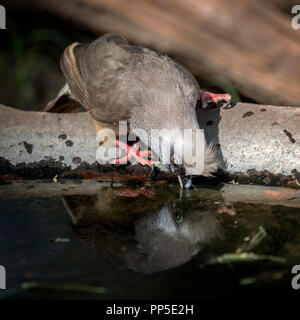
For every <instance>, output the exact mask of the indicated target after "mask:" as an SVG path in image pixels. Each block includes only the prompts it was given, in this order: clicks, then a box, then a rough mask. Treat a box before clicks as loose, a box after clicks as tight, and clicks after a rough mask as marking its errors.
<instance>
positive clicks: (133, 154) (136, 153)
mask: <svg viewBox="0 0 300 320" xmlns="http://www.w3.org/2000/svg"><path fill="white" fill-rule="evenodd" d="M116 146H117V147H119V148H121V149H123V150H125V151H126V156H125V157H123V158H119V159H114V160H112V164H121V163H127V162H128V161H129V160H130V159H132V158H134V159H136V160H137V162H138V163H140V164H142V165H143V166H152V165H153V162H152V161H151V160H148V159H144V158H142V157H148V156H150V155H151V151H150V150H145V151H140V150H139V149H138V147H137V144H136V143H135V144H134V145H133V146H132V147H131V146H129V145H128V144H126V143H124V142H122V141H120V140H116Z"/></svg>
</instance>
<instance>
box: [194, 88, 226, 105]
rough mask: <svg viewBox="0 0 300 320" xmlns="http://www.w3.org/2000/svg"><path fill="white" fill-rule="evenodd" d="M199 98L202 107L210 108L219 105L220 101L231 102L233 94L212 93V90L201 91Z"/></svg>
mask: <svg viewBox="0 0 300 320" xmlns="http://www.w3.org/2000/svg"><path fill="white" fill-rule="evenodd" d="M199 100H201V107H202V109H209V108H212V107H215V106H217V105H218V104H219V103H222V102H224V103H226V104H228V103H230V101H231V95H230V94H229V93H221V94H219V93H211V92H207V91H205V92H200V95H199Z"/></svg>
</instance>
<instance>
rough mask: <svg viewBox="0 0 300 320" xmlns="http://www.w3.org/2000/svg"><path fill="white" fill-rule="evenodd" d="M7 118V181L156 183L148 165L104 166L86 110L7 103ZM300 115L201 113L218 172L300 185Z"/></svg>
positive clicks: (0, 170) (248, 108) (1, 142)
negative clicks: (31, 107)
mask: <svg viewBox="0 0 300 320" xmlns="http://www.w3.org/2000/svg"><path fill="white" fill-rule="evenodd" d="M0 119H1V125H0V176H1V178H2V180H9V179H11V178H29V179H41V178H51V179H53V178H54V177H55V176H56V175H59V178H62V177H81V178H96V177H97V178H99V179H102V180H106V181H113V180H114V181H120V180H126V179H127V178H128V179H135V180H141V181H144V182H145V181H149V178H148V172H149V168H148V167H142V166H140V165H136V166H109V165H104V166H101V165H99V164H97V162H96V151H97V148H98V144H97V142H96V139H95V132H94V126H93V122H92V120H91V118H90V116H89V115H88V114H87V113H85V112H82V113H73V114H58V113H47V112H29V111H21V110H17V109H13V108H10V107H5V106H0ZM299 120H300V108H294V107H278V106H266V105H255V104H244V103H238V104H236V105H235V106H231V107H230V108H228V107H222V108H219V109H211V110H199V112H198V121H199V124H200V127H201V128H203V129H204V130H205V135H206V139H207V141H208V142H209V143H212V144H214V145H215V146H216V148H217V150H218V151H217V156H218V159H219V161H220V167H219V170H218V172H217V173H216V175H217V176H219V177H220V178H222V179H224V180H225V181H228V180H232V179H233V180H235V181H236V182H242V183H256V184H265V185H288V186H293V187H298V186H299V184H300V183H299V179H300V157H299V155H300V131H299ZM129 173H130V175H129V176H126V175H125V176H124V174H129ZM161 174H162V176H161V177H163V178H165V177H166V175H167V173H161ZM169 177H170V175H169Z"/></svg>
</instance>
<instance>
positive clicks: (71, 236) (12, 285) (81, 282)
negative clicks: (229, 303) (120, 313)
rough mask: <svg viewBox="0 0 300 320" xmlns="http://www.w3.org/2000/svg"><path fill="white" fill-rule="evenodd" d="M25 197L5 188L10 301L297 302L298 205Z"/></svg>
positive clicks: (3, 255) (168, 193) (199, 193)
mask: <svg viewBox="0 0 300 320" xmlns="http://www.w3.org/2000/svg"><path fill="white" fill-rule="evenodd" d="M51 186H52V188H53V184H52V185H51ZM98 186H100V184H99V183H98ZM241 187H242V186H241ZM1 188H2V189H1ZM54 188H55V186H54ZM237 188H238V187H237ZM23 189H24V186H23V187H22V190H23ZM25 189H26V190H28V194H27V196H25V195H24V192H23V193H22V194H21V193H18V192H17V191H15V190H14V186H5V189H3V186H0V192H1V194H2V197H1V199H2V200H1V201H0V244H1V245H0V264H1V265H3V266H5V268H6V273H7V290H1V291H0V297H1V298H2V299H3V298H4V299H11V298H26V299H35V298H51V299H52V298H55V299H72V298H76V299H78V298H80V299H90V298H93V299H148V298H153V299H160V298H189V299H206V298H230V297H238V298H245V297H252V298H257V297H285V298H286V297H290V296H291V297H292V296H295V294H298V295H299V292H298V291H296V290H293V289H292V287H291V280H292V277H293V275H292V274H291V268H292V266H294V265H296V264H300V250H299V249H300V244H299V243H300V242H299V240H300V232H299V231H300V208H299V207H300V203H298V204H299V207H297V205H298V204H297V202H295V197H290V198H289V197H287V201H285V202H284V203H281V202H278V203H279V204H276V203H277V202H276V201H277V200H276V199H275V200H276V201H275V202H274V201H273V200H272V201H271V202H272V203H273V204H270V201H269V202H268V201H266V199H264V197H262V199H260V200H257V201H250V200H249V202H252V203H247V199H248V198H247V196H249V192H246V196H243V197H244V198H245V199H246V200H245V199H244V198H243V197H240V198H239V197H237V199H233V198H234V197H233V198H232V199H233V200H232V201H231V200H230V197H229V199H228V197H227V198H226V200H225V197H224V194H223V193H222V192H221V191H220V188H216V189H208V188H200V189H197V190H190V191H181V190H179V188H178V186H177V185H174V186H172V185H171V186H166V185H164V186H161V187H157V186H156V187H138V188H133V187H118V188H112V187H103V186H101V188H99V190H98V188H94V189H93V188H92V189H90V190H89V192H88V193H87V194H81V193H79V194H76V192H73V194H70V192H65V194H64V192H61V191H59V192H57V195H55V192H53V190H51V192H50V191H49V194H47V191H41V190H42V185H38V184H37V183H31V184H30V185H27V187H26V188H25ZM67 189H68V190H70V189H72V188H71V186H70V185H67V186H66V187H65V189H63V190H67ZM85 189H87V188H85ZM34 190H37V192H36V193H35V192H33V191H34ZM39 190H40V192H38V191H39ZM45 190H47V188H46V189H45ZM54 190H55V189H54ZM236 190H237V191H236V192H233V194H235V195H236V194H237V193H238V192H239V191H238V190H240V189H236ZM282 190H284V189H281V191H280V192H281V194H282V192H283V193H284V192H285V191H282ZM286 190H288V191H287V192H289V189H286ZM271 191H272V190H271ZM263 192H265V193H266V194H269V193H268V192H270V189H267V190H265V189H261V191H259V197H261V194H263ZM274 192H275V191H274ZM276 192H278V191H276ZM296 192H297V191H296ZM298 192H299V191H298ZM244 194H245V192H244ZM62 195H63V196H62ZM275 198H276V194H275ZM277 198H278V195H277ZM243 199H244V200H243ZM289 201H290V203H292V206H291V207H290V206H289ZM255 202H256V203H255ZM274 203H275V205H274ZM282 204H284V205H282ZM228 254H233V255H228ZM254 254H255V255H254ZM255 259H257V260H255ZM33 282H34V283H33ZM30 286H34V288H31V289H30V288H29V287H30ZM93 290H96V291H97V292H93Z"/></svg>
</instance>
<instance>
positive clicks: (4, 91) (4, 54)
mask: <svg viewBox="0 0 300 320" xmlns="http://www.w3.org/2000/svg"><path fill="white" fill-rule="evenodd" d="M9 25H10V28H9V29H8V30H7V37H6V43H5V45H4V46H3V47H2V48H1V49H0V81H1V84H2V85H1V86H0V101H1V103H5V104H9V105H12V106H15V107H24V106H26V105H30V106H31V107H32V106H34V107H35V109H36V108H37V109H38V108H39V107H41V106H40V105H39V104H41V100H44V99H48V97H49V98H50V96H51V97H53V94H55V92H56V91H57V90H58V89H59V87H60V86H62V84H63V77H62V76H59V74H58V73H60V71H59V64H58V58H59V56H60V54H61V53H62V52H63V50H64V48H65V47H66V46H67V45H68V44H69V43H70V39H68V38H67V37H65V36H64V35H63V34H62V33H61V32H60V31H58V30H54V29H42V28H40V29H34V30H32V31H28V32H26V33H25V34H23V33H22V32H21V30H20V28H18V27H17V26H16V24H14V22H10V24H9ZM57 77H61V79H59V78H57ZM54 79H56V81H53V80H54ZM44 102H46V100H45V101H44Z"/></svg>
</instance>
